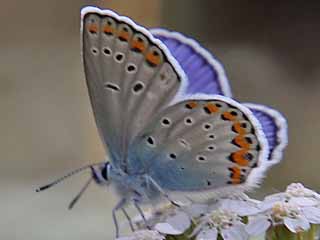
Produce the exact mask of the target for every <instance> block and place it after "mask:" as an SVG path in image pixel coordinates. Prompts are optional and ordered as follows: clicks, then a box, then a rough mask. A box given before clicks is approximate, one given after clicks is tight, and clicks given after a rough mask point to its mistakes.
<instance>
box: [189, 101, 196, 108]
mask: <svg viewBox="0 0 320 240" xmlns="http://www.w3.org/2000/svg"><path fill="white" fill-rule="evenodd" d="M197 105H198V104H197V103H196V102H189V103H187V107H188V108H190V109H192V108H195V107H197Z"/></svg>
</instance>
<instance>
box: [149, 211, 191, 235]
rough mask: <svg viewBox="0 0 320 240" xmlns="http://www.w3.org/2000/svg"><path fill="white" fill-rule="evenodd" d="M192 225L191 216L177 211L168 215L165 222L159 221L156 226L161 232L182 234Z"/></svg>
mask: <svg viewBox="0 0 320 240" xmlns="http://www.w3.org/2000/svg"><path fill="white" fill-rule="evenodd" d="M190 225H191V220H190V218H189V216H188V215H187V214H186V213H184V212H182V211H177V212H176V213H175V215H173V216H170V217H168V218H167V219H166V220H165V221H164V222H160V223H157V224H156V225H155V226H154V228H155V230H157V231H158V232H160V233H164V234H170V235H180V234H182V233H184V232H185V231H186V230H187V229H188V228H189V227H190Z"/></svg>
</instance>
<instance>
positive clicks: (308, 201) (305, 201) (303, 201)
mask: <svg viewBox="0 0 320 240" xmlns="http://www.w3.org/2000/svg"><path fill="white" fill-rule="evenodd" d="M289 203H290V204H295V205H298V206H315V205H317V204H319V200H316V199H315V198H310V197H292V198H291V199H290V201H289Z"/></svg>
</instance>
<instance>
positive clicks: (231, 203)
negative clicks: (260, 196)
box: [217, 196, 260, 216]
mask: <svg viewBox="0 0 320 240" xmlns="http://www.w3.org/2000/svg"><path fill="white" fill-rule="evenodd" d="M259 204H260V201H258V200H254V199H251V198H249V197H248V196H246V197H245V198H241V199H221V200H220V201H219V203H218V205H217V207H218V208H220V209H225V210H229V211H232V212H234V213H236V214H238V215H239V216H250V215H254V214H257V213H259V212H260V209H259V207H258V206H259Z"/></svg>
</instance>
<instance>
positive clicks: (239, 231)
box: [221, 224, 249, 240]
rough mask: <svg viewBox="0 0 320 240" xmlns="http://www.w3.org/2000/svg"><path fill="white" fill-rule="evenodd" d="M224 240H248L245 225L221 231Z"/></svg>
mask: <svg viewBox="0 0 320 240" xmlns="http://www.w3.org/2000/svg"><path fill="white" fill-rule="evenodd" d="M221 235H222V237H223V239H224V240H247V239H249V236H248V234H247V232H246V231H245V229H244V226H243V225H240V224H239V225H235V226H232V227H228V228H225V229H222V230H221Z"/></svg>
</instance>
